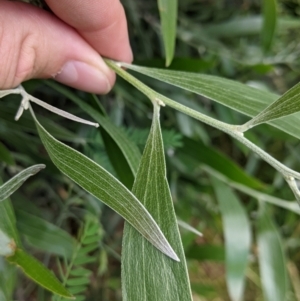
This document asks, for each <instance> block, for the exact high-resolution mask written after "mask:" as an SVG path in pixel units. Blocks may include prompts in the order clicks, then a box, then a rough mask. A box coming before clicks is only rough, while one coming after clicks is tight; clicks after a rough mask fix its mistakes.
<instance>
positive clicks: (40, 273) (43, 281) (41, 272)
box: [7, 249, 73, 299]
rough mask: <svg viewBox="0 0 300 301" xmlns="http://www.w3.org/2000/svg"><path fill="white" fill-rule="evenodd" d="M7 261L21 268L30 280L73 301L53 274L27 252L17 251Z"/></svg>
mask: <svg viewBox="0 0 300 301" xmlns="http://www.w3.org/2000/svg"><path fill="white" fill-rule="evenodd" d="M7 260H8V261H9V262H10V263H13V264H15V265H17V266H19V267H20V268H21V269H22V270H23V272H24V273H25V274H26V275H27V276H28V277H29V278H31V279H32V280H33V281H34V282H36V283H38V284H39V285H41V286H43V287H44V288H46V289H47V290H49V291H51V292H53V293H55V294H57V295H60V296H63V297H65V298H69V299H73V298H72V295H71V294H70V293H69V292H68V291H67V290H66V289H65V287H64V286H63V285H62V284H61V283H60V282H59V281H58V280H57V278H56V277H55V276H54V275H53V274H52V272H50V271H49V270H48V269H47V268H46V267H44V266H43V265H42V264H41V263H40V262H39V261H37V260H36V259H35V258H33V257H32V256H30V255H29V254H27V253H26V252H25V251H23V250H21V249H17V250H16V251H15V253H14V255H12V256H9V257H7Z"/></svg>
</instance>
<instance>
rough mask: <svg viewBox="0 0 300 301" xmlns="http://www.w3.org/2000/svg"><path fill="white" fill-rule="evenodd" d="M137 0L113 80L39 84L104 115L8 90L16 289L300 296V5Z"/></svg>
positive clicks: (35, 89) (97, 295)
mask: <svg viewBox="0 0 300 301" xmlns="http://www.w3.org/2000/svg"><path fill="white" fill-rule="evenodd" d="M122 3H123V4H124V7H125V10H126V14H127V18H128V27H129V33H130V37H131V45H132V47H133V52H134V56H135V60H134V66H130V65H126V64H123V65H122V64H119V63H115V62H112V61H107V64H108V65H109V66H110V67H111V68H113V69H114V70H115V71H116V73H117V74H118V75H119V77H118V80H117V84H116V86H115V87H114V89H113V91H112V92H110V93H109V94H108V95H105V96H95V95H90V94H87V93H83V92H81V91H75V90H73V89H70V88H67V87H63V86H62V85H60V84H57V83H55V82H53V81H42V80H32V81H28V82H26V83H24V84H23V87H24V89H25V90H26V91H27V93H29V94H31V95H34V96H35V97H37V98H39V99H41V100H43V101H44V102H47V103H49V104H51V105H52V106H55V107H57V108H60V109H63V110H65V111H67V112H70V113H72V114H74V115H76V116H79V117H81V118H84V119H88V120H91V121H94V122H97V123H99V125H100V127H99V128H95V127H92V126H88V125H84V124H80V123H76V122H73V121H69V120H67V119H65V118H63V117H62V116H58V115H55V114H53V113H51V112H48V111H46V110H44V109H43V108H41V107H39V106H37V105H36V104H32V108H33V110H34V112H35V113H33V111H32V112H31V113H30V112H29V111H28V110H27V111H25V112H24V113H23V115H22V116H21V118H20V120H19V121H17V122H16V121H15V120H14V116H15V114H16V112H17V110H18V108H19V105H20V96H19V95H8V96H5V97H4V98H1V99H0V179H2V180H1V182H3V183H6V184H4V185H2V186H0V255H2V257H0V301H2V300H3V301H7V300H12V299H13V300H41V301H43V300H53V301H58V300H67V299H66V298H67V297H70V296H71V295H73V296H76V300H87V301H88V300H91V301H93V300H103V301H109V300H122V299H123V300H129V301H143V300H145V301H146V300H147V301H152V300H164V301H167V300H170V301H171V300H172V301H173V300H174V301H175V300H178V301H184V300H195V301H198V300H201V301H202V300H203V301H204V300H220V301H221V300H222V301H223V300H224V301H226V300H232V301H238V300H245V301H254V300H257V301H260V300H266V301H277V300H278V301H284V300H287V301H288V300H289V301H298V300H300V291H299V287H300V276H299V264H300V256H299V255H300V252H299V249H298V247H299V245H300V239H299V236H300V229H299V224H298V217H299V214H300V208H299V205H298V204H297V202H296V201H295V199H296V200H298V201H299V199H300V197H299V195H300V193H299V190H298V187H297V185H298V180H300V178H299V177H298V176H299V174H298V173H297V172H296V171H297V170H299V171H300V164H299V163H300V157H299V153H298V148H299V142H298V141H299V139H300V127H299V126H300V115H299V114H300V113H297V112H298V111H299V108H300V106H299V104H298V102H299V103H300V88H299V86H298V85H297V83H298V81H299V55H300V46H299V45H300V44H299V43H300V35H299V28H300V16H298V15H299V14H300V5H299V4H298V2H297V1H293V0H282V1H278V3H276V2H275V0H264V1H255V0H247V1H246V0H243V1H233V0H221V1H218V0H212V1H198V0H185V1H179V3H178V10H177V7H176V1H166V0H165V1H162V0H161V1H158V3H157V1H136V0H123V1H122ZM158 8H159V9H158ZM164 9H166V10H164ZM177 11H178V12H177ZM166 12H169V13H166ZM176 20H177V22H176ZM176 24H177V29H176V28H175V25H176ZM160 25H161V26H160ZM175 29H176V30H175ZM175 35H176V45H175V48H174V49H173V47H174V39H173V38H172V37H174V38H175ZM165 49H166V50H165ZM173 55H174V58H173ZM166 63H167V65H169V66H168V69H167V68H165V65H166ZM121 66H124V67H126V70H124V69H122V68H121ZM138 66H144V67H143V68H141V67H138ZM148 67H151V68H160V69H149V68H148ZM163 68H164V69H163ZM162 69H163V70H162ZM166 70H169V71H166ZM175 70H176V72H175ZM183 72H189V73H183ZM191 72H194V73H191ZM143 83H144V84H146V85H144V84H143ZM150 88H151V89H150ZM291 88H292V89H291ZM139 90H140V91H139ZM287 91H288V92H287ZM141 92H142V93H141ZM2 93H3V92H2ZM22 93H23V92H22ZM283 94H284V95H283ZM26 95H27V94H26ZM162 95H164V96H162ZM279 95H283V96H282V97H279ZM0 96H1V95H0ZM147 97H148V98H150V101H149V99H148V98H147ZM276 100H278V101H277V102H276ZM271 103H273V104H272V106H270V107H268V105H270V104H271ZM187 107H188V108H190V109H192V110H190V109H187ZM266 108H267V109H266ZM264 109H266V110H264ZM260 112H262V114H259V113H260ZM291 114H292V115H291ZM35 116H36V119H35ZM254 116H257V117H255V118H253V119H251V117H254ZM278 118H279V119H278ZM249 120H251V121H250V122H249ZM237 125H239V126H237ZM241 125H242V126H241ZM150 128H151V130H150ZM250 128H251V129H250ZM248 129H249V130H248ZM243 132H245V133H244V135H243ZM56 139H57V140H56ZM59 141H61V142H62V143H61V142H59ZM75 150H76V151H75ZM263 150H264V151H263ZM270 156H272V157H270ZM88 158H89V159H88ZM273 158H275V159H273ZM90 159H91V160H93V161H94V162H92V161H91V160H90ZM37 164H39V165H37ZM44 165H45V166H46V168H44ZM165 166H166V168H165ZM20 172H21V173H20ZM37 172H38V174H36V173H37ZM17 174H18V176H17V177H15V178H13V177H14V176H15V175H17ZM35 174H36V175H35ZM297 177H298V178H297ZM11 178H12V180H10V182H8V181H9V179H11ZM117 179H118V180H119V181H118V180H117ZM166 179H167V180H168V181H166ZM295 179H296V180H295ZM25 180H26V182H25V183H24V181H25ZM21 185H22V186H21ZM168 185H169V186H168ZM171 197H172V199H171ZM99 200H100V201H99ZM172 200H173V202H172ZM172 204H174V208H175V212H174V210H173V206H172ZM106 205H108V206H106ZM111 208H112V209H113V210H112V209H111ZM116 212H117V213H116ZM121 216H122V217H124V219H125V220H126V222H125V227H124V219H123V218H122V217H121ZM177 223H178V225H179V230H180V232H178V229H177ZM14 224H15V225H16V227H15V226H14ZM123 233H124V235H123ZM140 233H141V234H142V235H143V236H142V235H140ZM202 234H203V235H202ZM144 237H146V238H147V240H148V241H147V240H146V239H145V238H144ZM180 238H181V241H180ZM122 239H123V243H122ZM153 245H154V246H155V247H156V248H154V247H153ZM159 250H160V251H159ZM161 251H162V252H163V253H165V254H167V255H164V254H163V253H162V252H161ZM29 254H30V255H29ZM121 254H122V255H121ZM168 256H169V257H171V258H173V259H171V258H169V257H168ZM178 258H179V259H180V262H178V261H177V260H178ZM174 259H175V260H174ZM185 259H186V263H185ZM17 266H21V268H22V269H18V268H17ZM121 266H122V269H121ZM45 267H47V269H46V268H45ZM21 270H23V272H24V273H22V272H21ZM49 270H51V271H53V273H54V274H55V275H56V277H54V275H53V274H52V273H51V272H49ZM121 270H122V271H121ZM36 271H38V272H36ZM187 273H188V276H187ZM121 275H122V277H121ZM121 278H122V284H121ZM189 281H190V284H189ZM190 287H191V290H190ZM191 294H192V297H191Z"/></svg>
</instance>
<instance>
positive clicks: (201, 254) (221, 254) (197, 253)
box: [186, 245, 225, 261]
mask: <svg viewBox="0 0 300 301" xmlns="http://www.w3.org/2000/svg"><path fill="white" fill-rule="evenodd" d="M186 257H187V258H189V259H197V260H199V261H206V260H207V261H224V260H225V250H224V247H223V246H215V245H200V246H192V247H191V248H189V249H188V251H187V252H186Z"/></svg>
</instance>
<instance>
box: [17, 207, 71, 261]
mask: <svg viewBox="0 0 300 301" xmlns="http://www.w3.org/2000/svg"><path fill="white" fill-rule="evenodd" d="M16 216H17V227H18V230H19V232H20V234H22V235H24V236H25V239H26V241H27V242H28V243H29V244H30V245H31V246H32V247H34V248H37V249H40V250H42V251H44V252H46V253H53V254H56V255H58V256H63V257H66V258H70V256H71V255H72V251H73V248H74V245H75V240H74V239H73V238H72V236H70V234H69V233H68V232H66V231H64V230H63V229H61V228H59V227H57V226H56V225H54V224H52V223H49V222H47V221H46V220H44V219H42V218H39V217H37V216H35V215H33V214H30V213H27V212H25V211H22V210H16Z"/></svg>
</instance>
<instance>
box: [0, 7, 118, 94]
mask: <svg viewBox="0 0 300 301" xmlns="http://www.w3.org/2000/svg"><path fill="white" fill-rule="evenodd" d="M0 70H1V73H0V89H9V88H13V87H16V86H17V85H19V84H20V83H21V82H23V81H25V80H28V79H30V78H49V77H54V78H55V79H56V80H57V81H59V82H61V83H64V84H66V85H69V86H71V87H74V88H77V89H80V90H85V91H88V92H92V93H99V94H101V93H107V92H108V91H109V90H110V89H111V87H112V86H113V84H114V81H115V74H114V73H113V72H112V71H111V70H110V69H109V68H108V67H107V65H106V64H105V62H104V61H103V60H102V58H101V57H100V55H99V54H98V53H97V52H96V51H95V50H94V49H93V48H92V47H91V46H90V45H89V44H88V43H87V42H86V41H85V40H84V39H83V38H82V37H81V36H80V35H79V34H78V33H77V32H76V31H75V30H74V29H73V28H71V27H70V26H68V25H67V24H65V23H63V22H62V21H61V20H59V19H58V18H56V17H55V16H53V15H51V14H50V13H48V12H45V11H43V10H41V9H38V8H35V7H33V6H31V5H28V4H25V3H18V2H9V1H0Z"/></svg>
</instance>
